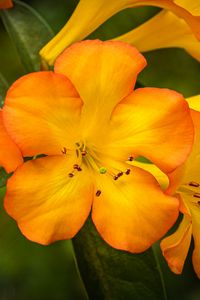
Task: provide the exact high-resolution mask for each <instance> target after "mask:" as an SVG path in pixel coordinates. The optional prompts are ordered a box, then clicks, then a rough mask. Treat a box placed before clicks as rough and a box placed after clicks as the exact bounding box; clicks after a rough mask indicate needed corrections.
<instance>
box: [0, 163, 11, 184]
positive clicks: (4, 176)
mask: <svg viewBox="0 0 200 300" xmlns="http://www.w3.org/2000/svg"><path fill="white" fill-rule="evenodd" d="M10 175H11V174H8V173H7V172H6V171H5V170H4V168H2V167H0V188H2V187H3V186H5V185H6V182H7V180H8V178H9V177H10Z"/></svg>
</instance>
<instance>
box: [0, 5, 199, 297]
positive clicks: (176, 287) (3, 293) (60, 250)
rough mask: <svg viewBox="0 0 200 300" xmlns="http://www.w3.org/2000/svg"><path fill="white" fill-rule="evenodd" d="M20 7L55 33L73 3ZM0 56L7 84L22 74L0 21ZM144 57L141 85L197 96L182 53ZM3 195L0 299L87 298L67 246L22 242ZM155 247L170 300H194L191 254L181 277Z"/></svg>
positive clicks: (132, 19)
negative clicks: (29, 10) (34, 13)
mask: <svg viewBox="0 0 200 300" xmlns="http://www.w3.org/2000/svg"><path fill="white" fill-rule="evenodd" d="M24 2H26V3H27V4H29V5H30V6H32V7H33V8H34V9H35V10H36V11H37V12H39V13H40V15H41V16H42V17H43V18H44V19H45V20H46V21H47V23H48V24H49V25H50V26H51V28H52V29H53V31H54V33H56V32H58V30H59V29H60V28H61V27H62V26H63V25H64V24H65V22H66V21H67V19H68V18H69V17H70V15H71V14H72V12H73V10H74V8H75V6H76V5H77V3H78V1H75V0H57V1H55V0H48V1H47V0H46V1H45V0H43V1H42V0H30V1H28V0H27V1H24ZM157 11H158V9H156V8H152V7H151V8H150V7H145V8H137V9H128V10H125V11H123V12H121V13H119V14H117V15H116V16H114V17H113V18H111V19H110V20H109V21H107V22H106V23H105V24H103V25H102V26H101V27H100V28H99V29H98V30H96V32H94V33H93V34H92V35H91V36H90V38H100V39H103V40H104V39H109V38H113V37H115V36H117V35H119V34H122V33H124V32H127V31H128V30H131V29H132V28H134V27H135V26H137V25H139V24H141V23H142V22H144V21H145V20H147V19H148V18H150V17H151V16H153V15H154V14H155V13H156V12H157ZM79 26H81V20H80V24H79ZM30 34H31V33H30ZM0 57H1V59H0V72H1V73H2V74H3V76H4V77H5V79H6V80H7V82H8V83H9V84H11V83H12V82H13V81H14V80H16V79H17V78H18V77H19V76H21V75H22V74H25V73H26V71H25V69H24V67H23V65H22V63H21V62H20V58H19V56H18V54H17V51H16V49H15V46H14V44H13V43H12V41H11V40H10V39H9V37H8V34H7V32H6V30H5V28H4V26H3V23H2V22H1V21H0ZM145 57H146V58H147V61H148V67H147V68H146V69H145V71H144V72H143V73H142V74H141V75H140V77H139V81H140V83H141V84H143V85H147V86H157V87H168V88H172V89H175V90H177V91H179V92H181V93H183V94H184V96H185V97H188V96H191V95H195V94H198V93H200V64H199V63H197V62H196V61H195V60H194V59H193V58H191V57H190V56H189V55H188V54H187V53H185V52H184V50H181V49H165V50H159V51H152V52H151V53H146V54H145ZM4 193H5V189H4V188H2V189H0V198H1V205H0V300H27V299H29V300H46V299H48V300H51V299H52V300H67V299H70V300H71V299H72V300H76V299H77V300H79V299H80V300H84V299H87V298H86V296H85V292H84V287H83V285H82V282H81V280H80V278H79V275H78V272H77V270H76V266H75V262H74V257H73V250H72V245H71V242H70V241H63V242H57V243H55V244H53V245H51V246H47V247H44V246H40V245H37V244H35V243H32V242H30V241H28V240H26V239H25V238H24V237H23V236H22V234H21V233H20V232H19V230H18V228H17V226H16V224H15V222H14V221H13V220H12V219H10V218H9V217H8V216H7V215H6V213H5V212H4V210H3V195H4ZM155 248H156V251H157V252H158V257H159V260H160V264H161V267H162V270H163V275H164V279H165V284H166V288H167V294H168V296H169V299H170V300H175V299H179V298H180V299H182V300H199V299H200V280H198V279H197V277H196V275H195V274H194V271H193V269H192V262H191V253H190V255H189V257H188V259H187V261H186V264H185V267H184V271H183V274H182V275H179V276H178V275H175V274H173V273H172V272H170V270H169V269H168V267H167V265H166V263H165V261H164V259H163V258H162V255H161V254H160V250H159V246H158V245H155ZM191 251H192V247H191ZM191 251H190V252H191ZM94 300H95V299H94Z"/></svg>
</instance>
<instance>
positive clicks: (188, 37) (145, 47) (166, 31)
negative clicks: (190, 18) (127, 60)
mask: <svg viewBox="0 0 200 300" xmlns="http://www.w3.org/2000/svg"><path fill="white" fill-rule="evenodd" d="M149 37H151V38H149ZM114 40H116V41H121V42H126V43H129V44H131V45H134V46H135V47H136V48H137V49H138V50H139V51H141V52H146V51H151V50H155V49H162V48H170V47H179V48H183V49H185V50H186V51H187V52H189V53H190V54H191V55H192V56H193V57H194V58H196V59H197V60H199V61H200V43H199V41H198V40H197V38H196V37H195V35H194V33H193V31H192V30H191V28H190V27H189V26H188V24H187V23H186V22H185V21H184V20H183V19H182V18H179V17H178V16H176V15H175V14H173V13H172V12H170V11H167V10H163V11H161V12H160V13H158V14H156V15H155V16H154V17H153V18H151V19H150V20H148V21H146V22H145V23H143V24H142V25H140V26H138V27H137V28H135V29H133V30H131V31H130V32H128V33H126V34H123V35H121V36H119V37H117V38H116V39H114Z"/></svg>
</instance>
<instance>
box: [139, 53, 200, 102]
mask: <svg viewBox="0 0 200 300" xmlns="http://www.w3.org/2000/svg"><path fill="white" fill-rule="evenodd" d="M144 56H145V57H146V58H147V62H148V65H147V67H146V68H145V69H144V71H142V72H141V73H140V76H139V81H140V82H141V83H142V84H143V85H145V86H155V87H162V88H170V89H174V90H176V91H178V92H180V93H182V94H183V95H184V96H185V97H189V96H192V95H196V94H200V84H199V78H200V63H199V62H197V61H196V60H195V59H193V58H192V57H191V56H190V55H189V54H187V53H186V52H185V51H184V50H182V49H162V50H157V51H152V52H149V53H144Z"/></svg>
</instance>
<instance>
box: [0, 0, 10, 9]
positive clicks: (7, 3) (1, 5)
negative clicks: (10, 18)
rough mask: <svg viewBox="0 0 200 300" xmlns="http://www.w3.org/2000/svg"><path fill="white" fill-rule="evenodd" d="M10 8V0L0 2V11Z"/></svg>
mask: <svg viewBox="0 0 200 300" xmlns="http://www.w3.org/2000/svg"><path fill="white" fill-rule="evenodd" d="M12 6H13V2H12V0H0V9H5V8H10V7H12Z"/></svg>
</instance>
